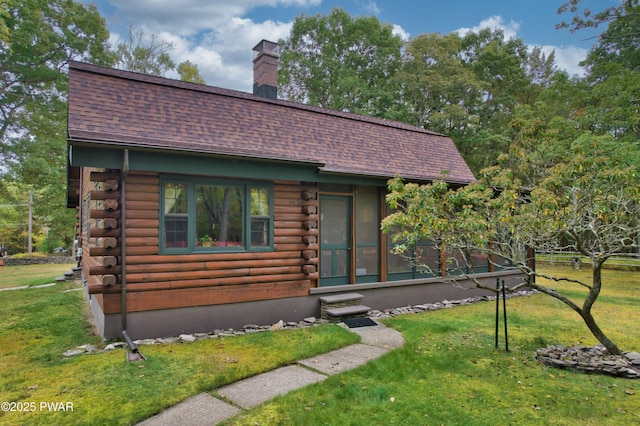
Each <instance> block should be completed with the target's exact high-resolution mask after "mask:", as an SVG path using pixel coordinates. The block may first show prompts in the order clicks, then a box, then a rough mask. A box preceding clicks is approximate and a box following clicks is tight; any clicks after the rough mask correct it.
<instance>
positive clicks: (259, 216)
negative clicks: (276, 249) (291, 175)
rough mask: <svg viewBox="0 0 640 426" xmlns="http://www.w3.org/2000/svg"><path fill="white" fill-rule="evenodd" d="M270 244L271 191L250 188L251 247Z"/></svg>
mask: <svg viewBox="0 0 640 426" xmlns="http://www.w3.org/2000/svg"><path fill="white" fill-rule="evenodd" d="M270 244H271V190H270V189H269V188H251V246H252V247H261V246H268V245H270Z"/></svg>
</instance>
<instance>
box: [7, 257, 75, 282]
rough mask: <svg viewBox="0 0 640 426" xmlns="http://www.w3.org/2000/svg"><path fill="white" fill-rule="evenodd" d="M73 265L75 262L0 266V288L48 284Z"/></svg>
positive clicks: (69, 269)
mask: <svg viewBox="0 0 640 426" xmlns="http://www.w3.org/2000/svg"><path fill="white" fill-rule="evenodd" d="M75 266H76V264H75V263H71V264H50V265H47V264H44V265H16V266H0V288H9V287H22V286H24V285H28V286H34V285H40V284H49V283H52V282H54V281H55V278H56V277H60V276H62V275H64V273H65V272H70V271H71V269H72V268H73V267H75Z"/></svg>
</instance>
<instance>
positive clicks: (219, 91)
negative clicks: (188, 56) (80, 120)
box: [69, 60, 448, 138]
mask: <svg viewBox="0 0 640 426" xmlns="http://www.w3.org/2000/svg"><path fill="white" fill-rule="evenodd" d="M69 69H77V70H81V71H85V72H91V73H95V74H102V75H106V76H111V77H118V78H122V79H127V80H134V81H140V82H144V83H150V84H157V85H161V86H167V87H175V88H180V89H186V90H193V91H197V92H204V93H211V94H216V95H221V96H228V97H234V98H239V99H244V100H248V101H254V102H264V103H269V104H273V105H280V106H284V107H289V108H297V109H300V110H306V111H311V112H315V113H318V114H325V115H332V116H335V117H341V118H345V119H348V120H355V121H362V122H367V123H371V124H377V125H380V126H386V127H393V128H397V129H402V130H407V131H413V132H417V133H424V134H428V135H432V136H438V137H444V138H447V137H448V136H446V135H443V134H441V133H437V132H434V131H431V130H428V129H424V128H422V127H417V126H414V125H411V124H408V123H404V122H401V121H394V120H389V119H386V118H380V117H374V116H369V115H362V114H356V113H353V112H347V111H338V110H333V109H329V108H323V107H319V106H315V105H309V104H303V103H300V102H294V101H289V100H286V99H268V98H264V97H262V96H258V95H254V94H252V93H247V92H242V91H240V90H233V89H225V88H222V87H218V86H209V85H206V84H199V83H191V82H188V81H182V80H176V79H171V78H167V77H158V76H154V75H149V74H143V73H139V72H135V71H126V70H121V69H117V68H109V67H105V66H102V65H95V64H90V63H88V62H80V61H73V60H72V61H69Z"/></svg>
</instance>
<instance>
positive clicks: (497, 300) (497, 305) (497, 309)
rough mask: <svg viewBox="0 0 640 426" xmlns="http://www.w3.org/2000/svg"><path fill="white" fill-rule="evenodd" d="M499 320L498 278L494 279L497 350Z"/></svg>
mask: <svg viewBox="0 0 640 426" xmlns="http://www.w3.org/2000/svg"><path fill="white" fill-rule="evenodd" d="M499 320H500V278H496V349H498V321H499Z"/></svg>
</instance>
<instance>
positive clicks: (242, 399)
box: [138, 323, 404, 426]
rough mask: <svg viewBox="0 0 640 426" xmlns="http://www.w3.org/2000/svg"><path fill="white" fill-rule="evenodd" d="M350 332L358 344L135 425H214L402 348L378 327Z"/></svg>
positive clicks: (400, 340) (197, 398) (397, 336)
mask: <svg viewBox="0 0 640 426" xmlns="http://www.w3.org/2000/svg"><path fill="white" fill-rule="evenodd" d="M350 330H351V331H352V332H354V333H357V334H359V335H360V336H361V338H362V343H358V344H355V345H351V346H346V347H344V348H341V349H338V350H335V351H332V352H328V353H326V354H321V355H316V356H314V357H312V358H307V359H303V360H300V361H298V362H297V363H296V364H295V365H289V366H286V367H282V368H278V369H276V370H272V371H268V372H266V373H263V374H259V375H257V376H253V377H249V378H248V379H245V380H241V381H239V382H236V383H233V384H230V385H227V386H224V387H221V388H219V389H216V390H215V391H213V392H212V394H214V395H215V396H217V397H218V398H216V397H215V396H212V395H211V394H209V393H206V392H205V393H201V394H198V395H196V396H194V397H191V398H189V399H187V400H185V401H182V402H181V403H179V404H177V405H175V406H173V407H171V408H169V409H168V410H165V411H163V412H162V413H160V414H158V415H156V416H153V417H150V418H148V419H147V420H145V421H143V422H141V423H138V425H142V426H165V425H176V424H188V425H191V426H198V425H215V424H218V423H220V422H222V421H223V420H226V419H229V418H231V417H233V416H235V415H237V414H239V413H241V412H242V410H244V409H249V408H252V407H255V406H257V405H260V404H262V403H264V402H267V401H269V400H271V399H273V398H275V397H276V396H278V395H283V394H286V393H288V392H291V391H293V390H296V389H300V388H302V387H305V386H307V385H310V384H312V383H317V382H320V381H322V380H324V379H326V378H327V377H329V376H331V375H334V374H338V373H341V372H343V371H347V370H350V369H352V368H356V367H358V366H360V365H363V364H365V363H367V362H369V361H370V360H372V359H375V358H378V357H380V356H382V355H384V354H385V353H387V352H388V351H390V350H391V349H394V348H399V347H400V346H402V345H403V344H404V339H403V338H402V334H400V333H399V332H397V331H395V330H393V329H390V328H387V327H385V326H384V325H382V324H379V323H378V325H375V326H370V327H358V328H352V329H350ZM225 401H226V402H225Z"/></svg>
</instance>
